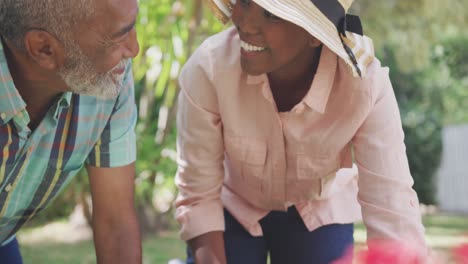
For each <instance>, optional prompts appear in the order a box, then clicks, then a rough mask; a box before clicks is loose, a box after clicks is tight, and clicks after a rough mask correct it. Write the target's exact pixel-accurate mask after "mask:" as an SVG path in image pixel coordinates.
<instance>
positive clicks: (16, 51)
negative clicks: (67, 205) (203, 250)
mask: <svg viewBox="0 0 468 264" xmlns="http://www.w3.org/2000/svg"><path fill="white" fill-rule="evenodd" d="M137 13H138V5H137V0H1V1H0V37H1V44H0V245H1V246H0V262H1V263H2V264H11V263H15V264H16V263H21V255H20V252H19V249H18V244H17V241H16V239H15V233H16V232H17V231H18V229H19V228H21V226H22V225H23V224H24V223H25V222H26V221H28V220H30V219H31V218H33V216H34V215H36V214H37V213H39V212H40V211H42V210H43V209H44V208H45V207H46V206H47V204H48V203H49V202H50V201H51V200H52V199H53V198H54V197H55V196H56V195H57V194H58V193H60V191H61V190H62V189H63V188H64V187H65V186H66V185H67V183H68V182H70V180H71V179H72V178H73V176H75V175H76V173H77V172H78V171H79V170H80V168H81V167H82V166H83V165H86V168H87V171H88V175H89V179H90V184H91V192H92V198H93V213H94V215H93V227H94V241H95V247H96V252H97V254H96V255H97V261H98V263H112V264H115V263H126V264H128V263H141V242H140V234H139V228H138V224H137V223H138V222H137V219H136V215H135V210H134V204H133V189H134V185H133V178H134V174H135V173H134V170H135V167H134V161H135V156H136V155H135V152H136V151H135V133H134V126H135V121H136V109H135V103H134V95H133V93H134V89H133V80H132V75H131V69H130V64H129V59H130V58H133V57H134V56H136V55H137V53H138V51H139V47H138V42H137V39H136V32H135V19H136V16H137Z"/></svg>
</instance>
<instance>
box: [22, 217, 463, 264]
mask: <svg viewBox="0 0 468 264" xmlns="http://www.w3.org/2000/svg"><path fill="white" fill-rule="evenodd" d="M424 224H425V227H426V234H427V240H428V244H429V245H430V246H431V247H432V248H436V249H440V250H448V249H449V248H451V247H454V246H456V245H458V244H460V243H468V216H464V217H462V216H445V215H436V216H426V217H424ZM34 229H36V228H26V229H25V230H22V231H21V232H20V235H19V238H20V244H21V251H22V254H23V258H24V263H25V264H64V263H66V264H94V263H96V262H95V256H94V246H93V243H92V241H84V242H78V243H73V244H64V243H57V242H40V243H27V241H22V240H21V238H22V236H21V234H28V233H30V232H32V231H33V230H34ZM355 239H356V242H357V243H363V242H364V241H365V228H364V226H363V225H362V224H361V223H358V224H356V230H355ZM184 257H185V244H184V243H183V242H182V241H180V240H179V239H178V236H177V233H176V232H164V233H160V234H158V235H154V236H152V237H149V238H148V239H145V240H144V241H143V263H144V264H146V263H148V264H166V263H167V262H168V261H169V260H170V259H173V258H180V259H184Z"/></svg>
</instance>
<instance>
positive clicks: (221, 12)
mask: <svg viewBox="0 0 468 264" xmlns="http://www.w3.org/2000/svg"><path fill="white" fill-rule="evenodd" d="M253 1H254V2H255V3H256V4H258V5H259V6H261V7H262V8H264V9H265V10H267V11H268V12H270V13H272V14H274V15H275V16H278V17H280V18H282V19H284V20H286V21H289V22H291V23H294V24H296V25H297V26H299V27H302V28H303V29H305V30H306V31H307V32H309V34H311V35H312V36H314V37H315V38H317V39H318V40H319V41H321V42H322V43H323V44H324V45H325V46H327V47H328V48H329V49H330V50H331V51H333V52H334V53H335V54H336V55H337V56H338V57H340V58H341V59H342V60H343V61H344V62H346V64H347V65H348V66H349V67H348V68H349V69H350V70H351V71H352V73H353V75H354V76H356V77H357V76H360V77H363V76H364V75H365V73H366V69H367V66H368V65H369V64H370V63H371V62H372V61H373V58H374V49H373V44H372V40H371V39H370V38H367V37H366V36H361V35H358V34H354V33H352V32H346V35H343V34H340V33H339V32H338V29H337V27H336V26H335V24H333V23H332V22H331V21H330V20H329V19H328V18H327V17H326V16H325V15H324V14H323V13H322V12H321V11H320V10H319V9H318V8H317V7H316V6H315V5H314V4H313V3H312V1H311V0H288V1H284V0H253ZM348 2H349V1H348ZM209 4H210V5H211V9H212V10H213V11H214V13H215V14H216V16H217V17H218V19H220V20H221V21H222V22H224V23H226V22H227V21H228V20H229V19H230V16H231V13H230V10H231V9H232V6H233V5H234V1H233V0H210V1H209ZM348 7H349V6H348ZM345 45H346V46H348V47H349V49H350V50H351V51H352V52H353V54H352V55H353V57H354V58H351V57H350V55H349V53H348V51H346V49H345ZM353 59H354V60H355V62H354V61H353Z"/></svg>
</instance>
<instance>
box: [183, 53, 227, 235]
mask: <svg viewBox="0 0 468 264" xmlns="http://www.w3.org/2000/svg"><path fill="white" fill-rule="evenodd" d="M209 59H210V58H209V56H208V54H206V53H204V49H203V46H202V47H201V48H199V49H198V50H197V52H195V53H194V54H193V55H192V57H191V59H190V60H189V61H188V62H187V64H186V65H185V66H184V68H183V70H182V73H181V75H180V77H179V83H180V87H181V92H180V94H179V102H178V113H177V129H178V135H177V152H178V170H177V175H176V185H177V187H178V189H179V195H178V199H177V200H176V204H175V205H176V219H177V220H178V221H179V223H180V224H181V226H182V229H181V237H182V239H184V240H189V239H192V238H194V237H197V236H199V235H202V234H204V233H207V232H211V231H222V230H224V216H223V206H222V202H221V199H220V194H221V188H222V185H223V179H224V167H223V160H224V144H223V137H222V123H221V118H220V114H219V111H218V100H217V95H216V91H215V89H214V87H213V85H212V84H211V82H210V74H211V73H210V71H211V69H210V64H209ZM202 62H203V65H202V64H201V63H202Z"/></svg>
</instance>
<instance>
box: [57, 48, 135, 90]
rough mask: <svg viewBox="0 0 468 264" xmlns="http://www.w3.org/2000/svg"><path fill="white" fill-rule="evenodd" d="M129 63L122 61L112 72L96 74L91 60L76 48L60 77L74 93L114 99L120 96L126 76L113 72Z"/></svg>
mask: <svg viewBox="0 0 468 264" xmlns="http://www.w3.org/2000/svg"><path fill="white" fill-rule="evenodd" d="M127 63H128V60H122V61H121V62H120V63H119V64H118V65H117V66H115V67H114V68H113V69H111V70H110V71H108V72H106V73H96V70H95V69H94V67H93V64H92V62H91V60H90V59H89V58H88V57H87V56H86V55H85V54H83V52H81V50H80V49H79V48H74V49H72V51H71V52H69V58H68V59H67V61H66V62H65V65H64V66H63V67H62V68H61V69H60V70H59V75H60V77H61V78H62V79H63V81H64V82H65V84H66V85H67V86H68V88H69V89H70V90H71V91H72V92H73V93H77V94H82V95H89V96H95V97H98V98H100V99H112V98H115V97H117V95H118V94H119V92H120V88H121V86H122V83H123V77H124V74H120V75H116V74H112V71H114V70H115V69H118V68H120V67H122V66H124V65H126V64H127Z"/></svg>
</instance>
